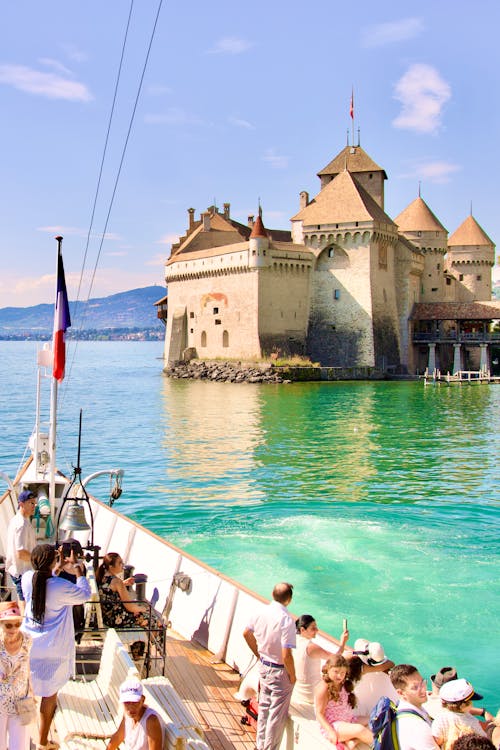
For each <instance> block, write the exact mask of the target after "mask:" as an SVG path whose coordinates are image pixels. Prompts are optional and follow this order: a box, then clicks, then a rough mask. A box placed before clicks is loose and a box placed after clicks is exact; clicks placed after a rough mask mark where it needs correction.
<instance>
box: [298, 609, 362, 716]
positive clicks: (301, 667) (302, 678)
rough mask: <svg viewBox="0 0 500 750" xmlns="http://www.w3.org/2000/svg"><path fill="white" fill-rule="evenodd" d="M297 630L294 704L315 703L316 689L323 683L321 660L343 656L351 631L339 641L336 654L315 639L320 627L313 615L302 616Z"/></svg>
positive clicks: (345, 631) (345, 632)
mask: <svg viewBox="0 0 500 750" xmlns="http://www.w3.org/2000/svg"><path fill="white" fill-rule="evenodd" d="M295 627H296V629H297V646H296V648H295V654H294V657H293V660H294V662H295V676H296V677H297V681H296V683H295V685H294V688H293V695H292V703H309V704H311V705H312V704H313V703H314V689H315V687H316V685H317V684H318V683H319V682H321V660H322V659H323V660H324V659H329V658H330V656H332V655H333V654H334V653H337V654H341V653H342V652H343V650H344V648H345V644H346V643H347V640H348V638H349V631H348V630H344V632H343V633H342V635H341V636H340V641H337V644H338V649H337V651H336V652H334V651H327V650H326V649H324V648H322V647H321V646H320V645H319V643H315V641H314V638H315V637H316V636H317V634H318V630H319V628H318V626H317V624H316V620H315V619H314V617H313V616H312V615H301V616H300V617H299V619H298V620H296V622H295Z"/></svg>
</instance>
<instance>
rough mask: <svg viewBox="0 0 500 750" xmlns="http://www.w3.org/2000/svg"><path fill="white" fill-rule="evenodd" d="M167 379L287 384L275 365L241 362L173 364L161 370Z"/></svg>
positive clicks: (195, 361)
mask: <svg viewBox="0 0 500 750" xmlns="http://www.w3.org/2000/svg"><path fill="white" fill-rule="evenodd" d="M163 372H164V374H165V375H166V376H167V377H169V378H175V379H183V378H184V379H191V380H213V381H216V382H221V383H289V382H290V380H286V379H285V378H284V377H283V374H282V373H281V372H280V371H279V370H278V368H276V367H275V365H273V364H271V363H268V362H265V363H258V364H256V363H251V364H245V363H243V362H219V361H215V362H205V361H203V360H198V359H192V360H191V361H190V362H175V363H174V364H172V365H169V366H168V367H165V369H164V370H163Z"/></svg>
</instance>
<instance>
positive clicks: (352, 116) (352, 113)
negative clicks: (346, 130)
mask: <svg viewBox="0 0 500 750" xmlns="http://www.w3.org/2000/svg"><path fill="white" fill-rule="evenodd" d="M349 114H350V116H351V120H352V141H351V143H352V145H353V146H354V86H353V87H352V89H351V106H350V107H349Z"/></svg>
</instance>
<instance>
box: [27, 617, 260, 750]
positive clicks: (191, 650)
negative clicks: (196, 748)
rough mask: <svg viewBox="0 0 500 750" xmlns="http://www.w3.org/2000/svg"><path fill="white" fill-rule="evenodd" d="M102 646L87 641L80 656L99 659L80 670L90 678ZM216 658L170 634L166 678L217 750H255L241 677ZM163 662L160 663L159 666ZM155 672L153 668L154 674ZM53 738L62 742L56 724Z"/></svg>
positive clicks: (83, 745) (87, 743) (86, 745)
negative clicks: (238, 694)
mask: <svg viewBox="0 0 500 750" xmlns="http://www.w3.org/2000/svg"><path fill="white" fill-rule="evenodd" d="M101 647H102V643H101V642H100V641H94V640H87V641H85V646H84V648H83V649H78V650H79V651H80V653H83V651H85V652H86V653H85V657H84V658H85V659H87V658H90V659H91V660H96V661H93V662H92V661H91V662H90V663H89V664H87V665H83V667H80V668H79V670H78V671H79V672H81V671H82V669H83V671H84V673H85V674H86V679H92V678H93V677H95V674H96V672H97V669H98V663H97V661H98V659H99V658H100V650H101ZM213 658H214V657H213V654H211V653H210V652H209V651H207V650H206V649H204V648H203V647H202V646H200V645H198V644H197V643H192V642H191V641H187V640H185V639H184V638H182V637H181V636H179V635H178V634H177V633H175V632H173V631H171V630H169V631H168V635H167V659H166V671H165V673H166V676H167V677H168V678H169V680H170V681H171V682H172V684H173V685H174V687H175V690H176V692H177V694H178V695H179V697H180V698H182V700H183V701H184V702H185V704H186V706H187V708H188V709H189V710H190V711H191V713H192V714H193V716H194V717H195V718H196V719H197V720H198V722H199V724H200V726H201V727H202V729H203V731H204V733H205V740H206V742H207V744H208V745H209V746H210V747H211V748H213V750H254V748H255V731H254V730H253V729H250V727H248V726H246V725H244V724H242V723H241V717H242V716H243V715H244V713H245V709H244V708H243V706H242V705H241V703H240V702H239V701H238V700H237V699H236V698H235V697H234V693H235V692H236V691H237V690H238V687H239V684H240V676H239V674H238V673H237V672H235V671H234V670H233V669H231V667H229V666H228V665H227V664H218V663H214V662H213ZM77 660H78V657H77ZM155 663H156V662H155ZM160 663H161V662H158V666H159V665H160ZM155 672H156V670H155V669H153V670H152V672H151V674H154V673H155ZM51 739H53V740H55V741H58V737H57V735H56V733H55V729H54V725H52V732H51ZM33 741H34V738H33ZM78 743H79V744H78ZM78 743H77V746H78V747H79V748H81V750H83V749H84V748H89V749H91V750H94V749H97V748H101V749H102V747H103V745H105V743H103V742H96V741H92V740H85V741H84V740H78ZM67 747H68V748H69V747H70V745H63V750H66V748H67ZM73 747H74V743H73V744H71V750H73Z"/></svg>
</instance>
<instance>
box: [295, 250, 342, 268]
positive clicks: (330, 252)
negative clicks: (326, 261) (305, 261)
mask: <svg viewBox="0 0 500 750" xmlns="http://www.w3.org/2000/svg"><path fill="white" fill-rule="evenodd" d="M334 254H335V251H334V249H333V247H331V248H330V249H329V250H328V257H329V258H333V256H334ZM302 268H304V266H302Z"/></svg>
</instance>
